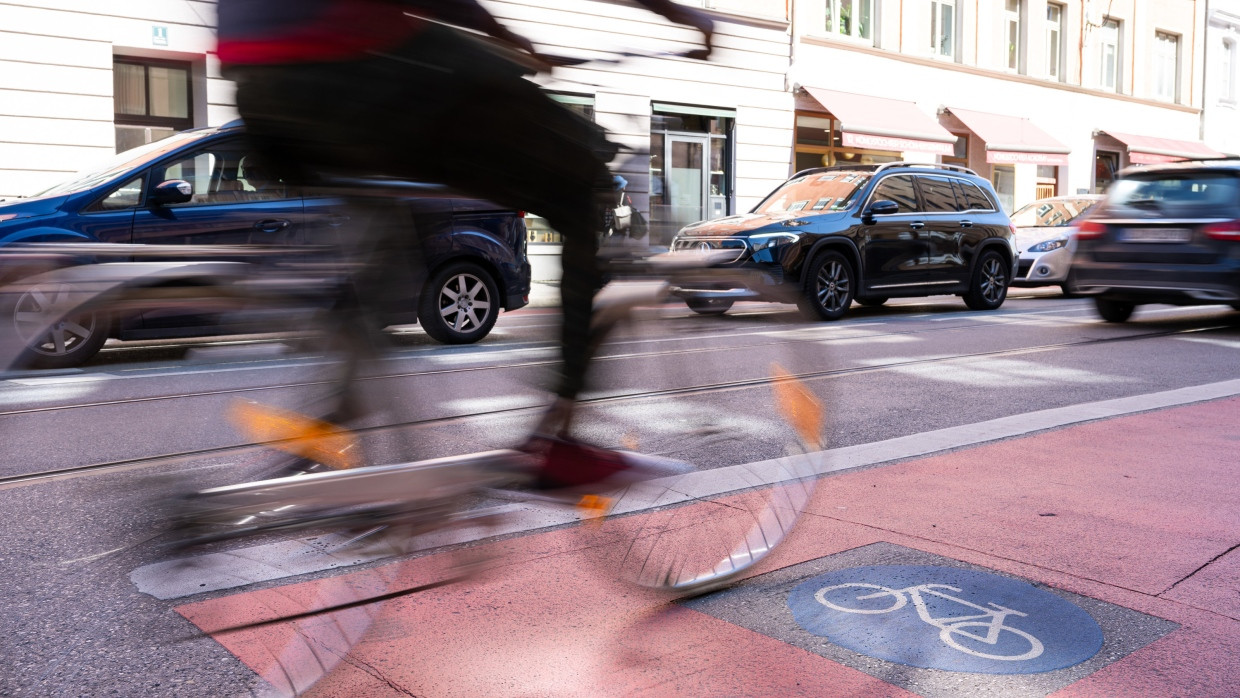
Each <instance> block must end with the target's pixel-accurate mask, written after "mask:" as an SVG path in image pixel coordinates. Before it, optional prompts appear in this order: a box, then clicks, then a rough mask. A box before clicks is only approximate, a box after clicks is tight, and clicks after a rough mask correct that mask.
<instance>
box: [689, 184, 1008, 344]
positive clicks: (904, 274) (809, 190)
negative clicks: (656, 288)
mask: <svg viewBox="0 0 1240 698" xmlns="http://www.w3.org/2000/svg"><path fill="white" fill-rule="evenodd" d="M1013 234H1014V231H1013V228H1012V224H1011V221H1010V220H1009V219H1008V217H1007V215H1006V214H1005V213H1004V212H1003V209H1002V208H1001V207H1000V206H999V203H998V197H997V196H996V195H995V192H994V189H992V188H991V186H990V183H989V182H988V181H986V179H984V178H982V177H979V176H978V175H977V174H976V173H975V172H973V171H972V170H969V169H966V168H964V167H958V166H955V165H922V164H909V163H898V162H896V163H884V164H882V165H871V166H864V165H862V166H858V165H848V166H837V167H825V168H815V169H810V170H804V171H801V172H798V173H796V174H795V175H794V176H793V177H792V178H791V179H789V180H788V181H787V182H785V183H783V184H782V185H780V186H779V187H778V188H777V189H775V191H773V192H772V193H771V194H770V195H769V196H767V197H766V199H764V200H763V201H762V203H760V204H758V206H757V207H756V208H754V209H753V211H751V212H750V213H746V214H743V215H737V216H730V217H727V218H720V219H716V220H711V221H703V222H700V223H694V224H692V225H689V226H687V227H685V228H683V229H682V230H681V231H680V232H679V233H678V234H677V235H676V237H675V239H674V240H673V241H672V251H673V252H679V251H688V250H695V251H707V250H709V251H711V252H712V256H714V255H726V258H725V259H726V261H722V262H720V263H719V264H718V266H726V267H733V268H738V270H739V269H740V268H743V269H745V270H747V271H749V272H750V273H749V274H748V275H747V276H745V277H744V278H746V279H747V280H746V281H744V282H743V283H741V284H739V285H738V284H736V283H711V282H710V281H709V280H704V281H703V282H701V283H695V284H693V285H692V286H693V287H692V288H688V287H684V288H679V289H677V290H676V291H675V292H676V294H677V295H678V296H680V297H681V298H683V299H684V301H685V302H686V303H687V304H688V305H689V307H690V308H691V309H693V310H694V311H696V312H699V313H702V314H720V313H724V312H727V310H728V308H730V307H731V306H732V303H733V302H734V301H737V300H767V301H779V302H795V303H797V304H798V306H799V307H800V308H801V310H802V311H803V312H804V313H806V314H807V315H809V316H810V317H814V318H820V319H823V320H836V319H839V318H840V317H842V316H843V315H844V313H845V311H846V310H848V307H849V306H850V305H851V304H852V302H853V301H854V300H855V301H857V302H858V303H860V304H862V305H869V306H878V305H882V304H883V303H885V302H887V300H888V299H890V298H894V297H909V296H934V295H947V294H954V295H959V296H963V298H964V301H965V303H966V304H967V305H968V307H970V308H972V309H974V310H993V309H995V308H998V307H999V306H1000V305H1002V304H1003V301H1004V299H1005V298H1006V297H1007V290H1008V285H1009V284H1010V282H1011V279H1012V272H1013V269H1014V268H1015V263H1016V254H1015V249H1016V248H1015V246H1014V244H1013ZM732 251H735V256H733V255H732V254H731V252H732ZM731 278H735V276H734V277H731Z"/></svg>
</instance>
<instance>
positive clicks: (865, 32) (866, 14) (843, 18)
mask: <svg viewBox="0 0 1240 698" xmlns="http://www.w3.org/2000/svg"><path fill="white" fill-rule="evenodd" d="M823 3H824V9H825V22H824V23H823V28H824V29H825V30H826V32H827V33H828V34H834V35H836V36H847V37H850V38H853V39H862V40H866V41H873V37H874V26H873V25H874V17H875V12H874V0H823Z"/></svg>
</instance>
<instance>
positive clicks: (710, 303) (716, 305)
mask: <svg viewBox="0 0 1240 698" xmlns="http://www.w3.org/2000/svg"><path fill="white" fill-rule="evenodd" d="M685 305H688V306H689V310H692V311H693V312H695V313H697V314H698V315H723V314H724V313H726V312H728V309H729V308H731V307H732V301H731V300H729V299H727V298H691V299H686V300H685Z"/></svg>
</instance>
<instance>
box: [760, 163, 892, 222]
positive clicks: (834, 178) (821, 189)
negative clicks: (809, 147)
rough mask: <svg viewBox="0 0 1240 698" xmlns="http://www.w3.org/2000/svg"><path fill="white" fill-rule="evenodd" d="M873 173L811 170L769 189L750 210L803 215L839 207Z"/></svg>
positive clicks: (845, 204) (850, 200) (849, 203)
mask: <svg viewBox="0 0 1240 698" xmlns="http://www.w3.org/2000/svg"><path fill="white" fill-rule="evenodd" d="M873 176H874V173H872V172H847V171H835V172H811V173H810V174H806V175H802V176H800V177H793V178H792V179H790V180H788V181H787V182H784V184H783V185H782V186H781V187H780V188H778V189H776V190H775V191H773V192H771V195H770V196H768V197H766V200H764V201H763V202H762V203H761V204H758V207H757V208H755V209H754V213H791V214H793V215H807V214H814V213H826V212H828V211H843V210H844V209H847V208H848V207H850V206H852V204H853V202H854V201H856V200H857V194H859V193H860V192H861V190H862V189H863V188H865V183H866V182H868V181H870V178H871V177H873Z"/></svg>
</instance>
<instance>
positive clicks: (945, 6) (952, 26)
mask: <svg viewBox="0 0 1240 698" xmlns="http://www.w3.org/2000/svg"><path fill="white" fill-rule="evenodd" d="M930 51H931V52H932V53H933V54H934V55H936V56H945V57H947V58H955V57H956V0H930Z"/></svg>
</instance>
